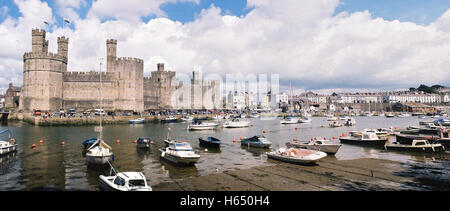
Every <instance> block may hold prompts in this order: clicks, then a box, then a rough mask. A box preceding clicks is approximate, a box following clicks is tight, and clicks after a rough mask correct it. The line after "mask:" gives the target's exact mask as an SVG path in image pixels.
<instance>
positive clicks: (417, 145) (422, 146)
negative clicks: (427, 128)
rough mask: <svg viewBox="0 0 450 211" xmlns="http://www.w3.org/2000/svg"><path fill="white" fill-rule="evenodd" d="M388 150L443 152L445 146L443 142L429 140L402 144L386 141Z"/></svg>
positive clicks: (385, 146)
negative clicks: (436, 142)
mask: <svg viewBox="0 0 450 211" xmlns="http://www.w3.org/2000/svg"><path fill="white" fill-rule="evenodd" d="M384 148H385V149H386V150H396V151H408V152H431V153H433V152H442V151H445V147H444V146H442V144H430V142H428V141H427V140H413V141H412V143H411V144H401V143H399V142H394V143H386V145H384Z"/></svg>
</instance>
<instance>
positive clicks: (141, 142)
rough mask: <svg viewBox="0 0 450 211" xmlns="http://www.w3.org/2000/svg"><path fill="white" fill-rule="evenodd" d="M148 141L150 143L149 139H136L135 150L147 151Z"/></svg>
mask: <svg viewBox="0 0 450 211" xmlns="http://www.w3.org/2000/svg"><path fill="white" fill-rule="evenodd" d="M150 141H151V139H150V138H144V137H140V138H138V139H137V140H136V142H137V143H136V145H137V148H140V149H149V148H150Z"/></svg>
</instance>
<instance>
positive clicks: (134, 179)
mask: <svg viewBox="0 0 450 211" xmlns="http://www.w3.org/2000/svg"><path fill="white" fill-rule="evenodd" d="M98 181H99V185H100V189H101V190H103V191H152V188H151V187H150V186H149V185H148V184H147V179H146V178H145V176H144V174H142V172H117V171H116V170H115V169H114V168H113V167H112V165H111V171H110V176H103V175H100V176H99V179H98Z"/></svg>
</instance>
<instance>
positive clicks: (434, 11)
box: [0, 0, 450, 25]
mask: <svg viewBox="0 0 450 211" xmlns="http://www.w3.org/2000/svg"><path fill="white" fill-rule="evenodd" d="M45 2H47V3H48V4H49V6H50V7H51V8H53V9H54V10H55V8H56V3H55V0H45ZM86 2H87V5H86V6H85V7H82V8H81V9H79V10H77V12H78V14H79V15H80V17H81V18H84V17H85V16H86V14H87V11H88V10H89V8H90V7H91V5H92V0H86ZM341 2H342V4H341V5H340V6H339V7H338V8H337V9H336V11H335V13H340V12H343V11H347V12H357V11H364V10H369V11H370V13H371V14H372V17H381V18H384V19H386V20H400V21H410V22H414V23H417V24H421V25H426V24H429V23H430V22H433V21H435V20H436V19H437V18H438V17H440V16H441V15H442V13H443V12H445V11H446V10H447V9H449V8H450V1H448V0H426V1H425V0H342V1H341ZM211 4H214V5H215V6H216V7H220V8H221V9H222V11H223V13H224V14H232V15H236V16H241V15H245V14H247V13H248V12H250V11H251V8H250V9H249V8H247V0H232V1H230V0H200V4H199V5H197V4H195V3H191V2H187V3H176V4H173V3H168V4H164V5H162V6H161V9H162V10H163V11H164V12H166V13H167V15H168V18H170V19H172V20H176V21H180V22H183V23H186V22H191V21H193V20H195V18H196V17H197V16H198V15H199V14H200V12H201V10H202V9H206V8H209V7H210V5H211ZM5 7H6V8H8V9H7V15H9V16H12V17H19V16H21V14H20V13H19V12H18V8H17V6H16V5H15V4H14V0H1V1H0V8H3V9H2V10H0V22H2V21H3V20H4V19H5V18H6V17H7V16H6V14H5V9H4V8H5ZM151 18H154V17H143V20H145V21H147V20H149V19H151Z"/></svg>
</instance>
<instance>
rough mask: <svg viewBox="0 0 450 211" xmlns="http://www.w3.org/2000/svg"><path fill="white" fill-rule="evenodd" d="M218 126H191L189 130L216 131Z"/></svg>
mask: <svg viewBox="0 0 450 211" xmlns="http://www.w3.org/2000/svg"><path fill="white" fill-rule="evenodd" d="M216 128H217V125H208V126H198V125H194V126H192V125H190V126H189V128H188V129H189V130H215V129H216Z"/></svg>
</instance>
